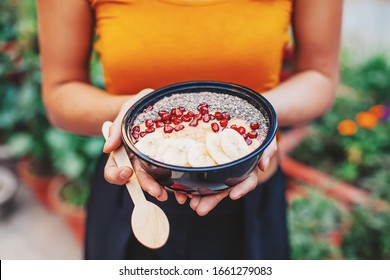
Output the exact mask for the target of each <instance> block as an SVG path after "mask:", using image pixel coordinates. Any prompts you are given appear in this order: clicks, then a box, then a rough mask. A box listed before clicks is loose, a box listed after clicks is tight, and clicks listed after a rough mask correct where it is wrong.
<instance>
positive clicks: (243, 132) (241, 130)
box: [237, 126, 246, 135]
mask: <svg viewBox="0 0 390 280" xmlns="http://www.w3.org/2000/svg"><path fill="white" fill-rule="evenodd" d="M237 131H238V133H240V134H241V135H243V134H245V132H246V130H245V128H244V127H243V126H240V127H239V128H237Z"/></svg>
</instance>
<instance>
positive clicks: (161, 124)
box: [156, 121, 165, 127]
mask: <svg viewBox="0 0 390 280" xmlns="http://www.w3.org/2000/svg"><path fill="white" fill-rule="evenodd" d="M164 125H165V124H164V122H162V121H159V122H156V127H163V126H164Z"/></svg>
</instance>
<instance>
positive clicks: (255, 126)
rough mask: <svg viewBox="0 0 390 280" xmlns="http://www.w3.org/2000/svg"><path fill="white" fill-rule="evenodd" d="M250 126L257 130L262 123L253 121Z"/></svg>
mask: <svg viewBox="0 0 390 280" xmlns="http://www.w3.org/2000/svg"><path fill="white" fill-rule="evenodd" d="M250 127H251V129H252V130H255V129H258V128H259V127H260V125H259V124H258V123H251V124H250Z"/></svg>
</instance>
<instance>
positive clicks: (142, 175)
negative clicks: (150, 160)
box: [103, 89, 168, 201]
mask: <svg viewBox="0 0 390 280" xmlns="http://www.w3.org/2000/svg"><path fill="white" fill-rule="evenodd" d="M152 91H153V90H152V89H144V90H142V91H140V92H139V93H138V94H137V95H136V96H134V97H133V98H132V99H130V100H128V101H126V102H125V103H124V104H123V105H122V107H121V110H120V111H119V114H118V115H117V117H116V118H115V120H114V122H113V124H112V125H111V128H110V136H109V137H108V139H107V140H106V143H105V145H104V148H103V151H104V152H105V153H111V152H113V151H115V150H116V149H117V148H118V147H119V146H120V145H122V137H121V123H122V119H123V117H124V115H125V114H126V112H127V110H128V109H129V108H130V106H131V105H133V104H134V103H135V102H137V101H138V100H139V99H141V98H142V97H144V96H145V95H147V94H149V93H151V92H152ZM130 160H131V163H132V165H133V168H134V170H135V174H136V176H137V178H138V181H139V182H140V185H141V187H142V189H143V190H144V191H146V192H147V193H149V194H150V195H152V196H154V197H155V198H157V199H158V200H160V201H165V200H167V198H168V194H167V191H166V190H165V189H164V188H163V187H161V186H160V185H159V184H158V183H157V182H156V181H155V180H154V179H153V178H152V176H150V175H149V174H148V173H147V172H146V171H145V170H144V169H143V168H142V165H141V163H140V161H139V160H138V159H137V158H136V157H135V156H130ZM133 172H134V171H133V170H132V169H131V168H130V167H125V166H123V167H118V166H117V164H116V162H115V159H114V157H113V155H112V154H110V156H109V158H108V160H107V163H106V166H105V168H104V177H105V178H106V180H107V181H108V182H109V183H111V184H115V185H124V184H126V183H127V182H128V181H129V179H130V177H131V176H132V175H133Z"/></svg>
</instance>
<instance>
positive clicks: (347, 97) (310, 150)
mask: <svg viewBox="0 0 390 280" xmlns="http://www.w3.org/2000/svg"><path fill="white" fill-rule="evenodd" d="M389 77H390V65H389V63H388V62H387V60H386V59H385V58H383V57H378V58H373V59H371V60H369V61H367V62H366V63H365V64H363V65H361V66H359V67H356V66H354V67H350V66H348V65H347V66H346V65H344V66H343V68H342V81H343V85H342V86H341V87H340V91H339V95H338V97H337V99H336V103H335V105H334V107H333V109H332V110H331V111H330V112H329V113H328V114H326V115H325V116H324V117H322V118H321V119H318V120H316V121H315V122H313V123H312V125H311V134H310V137H307V139H305V140H304V141H303V142H302V143H301V144H300V145H299V146H298V147H297V148H296V149H295V150H294V151H293V153H292V156H293V157H294V158H295V159H298V160H300V161H302V162H305V163H307V164H309V165H311V166H313V167H316V168H318V169H321V170H322V171H325V172H327V173H328V174H331V175H332V176H334V177H335V178H338V179H340V180H343V181H346V182H348V183H350V184H353V185H355V186H357V187H358V188H361V189H364V190H365V191H367V192H368V193H369V195H370V196H371V197H372V198H374V199H379V200H383V201H385V202H387V203H388V204H390V189H389V183H390V175H389V172H388V170H389V168H390V120H389V118H390V96H389V93H390V79H389ZM389 217H390V211H389V209H388V208H386V207H384V208H383V209H380V210H378V209H375V208H372V207H363V206H359V207H356V208H354V209H353V211H352V212H351V219H352V227H351V230H350V231H349V233H348V234H347V235H346V238H345V240H344V242H343V246H342V249H343V254H344V255H345V256H346V257H347V258H352V259H364V258H374V259H375V258H389V243H390V238H388V237H387V234H386V232H389V230H390V218H389Z"/></svg>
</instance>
